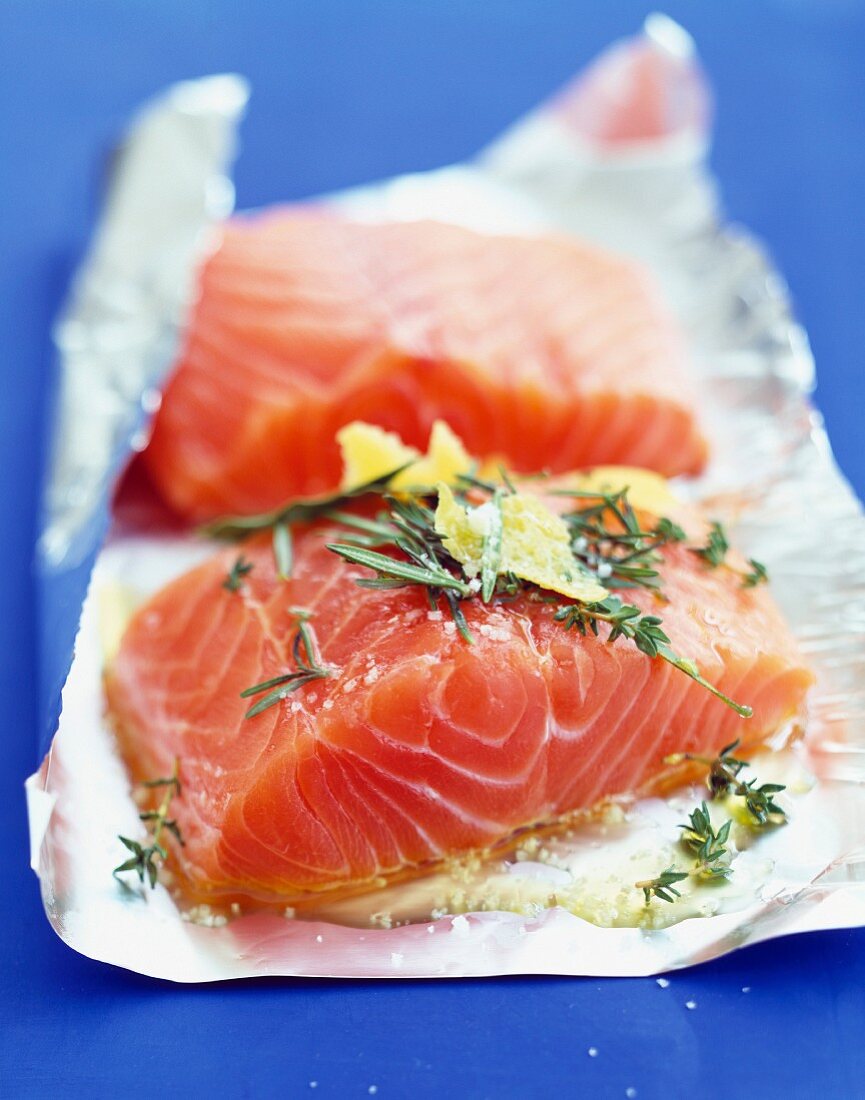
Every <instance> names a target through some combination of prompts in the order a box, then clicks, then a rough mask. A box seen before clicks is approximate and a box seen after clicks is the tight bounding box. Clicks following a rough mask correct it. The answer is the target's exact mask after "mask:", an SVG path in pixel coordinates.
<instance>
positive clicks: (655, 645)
mask: <svg viewBox="0 0 865 1100" xmlns="http://www.w3.org/2000/svg"><path fill="white" fill-rule="evenodd" d="M555 618H556V620H557V621H558V622H561V623H563V624H564V626H565V629H566V630H570V629H573V628H576V629H577V630H579V631H580V633H581V634H583V635H585V634H586V633H587V631H588V630H591V632H592V633H593V634H595V635H597V634H598V633H599V624H600V623H602V622H603V623H608V624H609V625H610V634H609V637H608V639H607V640H608V641H609V642H614V641H615V640H616V639H617V638H619V637H625V638H627V639H628V640H629V641H632V642H633V643H634V645H635V646H636V647H637V649H639V650H640V652H641V653H645V654H646V656H647V657H660V658H661V660H663V661H666V662H667V663H668V664H670V665H672V666H673V667H674V668H677V669H679V671H680V672H684V673H685V675H686V676H690V677H691V679H692V680H695V681H696V682H697V683H698V684H700V686H701V687H704V688H706V690H707V691H710V692H711V693H712V694H713V695H714V696H716V697H717V698H718V699H720V700H721V701H722V702H724V703H726V704H727V706H728V707H731V708H732V709H733V710H734V711H735V712H736V713H737V714H738V715H739V716H740V717H742V718H750V717H751V714H752V713H753V711H752V710H751V708H750V707H748V706H743V705H742V704H740V703H736V702H734V701H733V700H732V699H731V698H730V697H729V696H728V695H725V694H724V693H723V692H722V691H721V690H720V689H719V688H717V687H715V685H714V684H712V683H710V682H709V681H708V680H706V679H705V677H704V676H703V675H702V674H701V672H700V670H699V669H698V668H697V666H696V664H695V663H694V662H693V661H691V660H689V659H688V658H685V657H680V656H679V655H678V654H677V653H675V652H674V651H673V650H672V649H671V648H670V639H669V638H668V637H667V635H666V634H665V633H664V631H663V630H662V629H661V621H662V620H661V619H660V618H659V617H658V616H657V615H644V614H643V613H642V612H641V611H640V609H639V608H638V607H635V606H634V605H633V604H623V603H622V601H621V600H620V599H619V598H618V596H608V597H607V599H605V600H601V601H600V602H598V603H588V604H579V603H577V604H569V605H568V606H567V607H561V608H559V610H558V611H557V612H556V614H555Z"/></svg>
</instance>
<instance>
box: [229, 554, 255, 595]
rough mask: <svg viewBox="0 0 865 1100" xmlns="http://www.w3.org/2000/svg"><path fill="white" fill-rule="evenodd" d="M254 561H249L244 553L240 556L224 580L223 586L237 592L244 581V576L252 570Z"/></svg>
mask: <svg viewBox="0 0 865 1100" xmlns="http://www.w3.org/2000/svg"><path fill="white" fill-rule="evenodd" d="M252 567H253V563H252V562H251V561H247V560H246V558H245V557H244V556H243V554H241V555H240V557H238V559H237V560H236V561H235V563H234V565H232V567H231V569H230V570H229V572H228V576H227V577H226V578H225V580H224V581H223V582H222V587H223V588H225V589H227V590H228V591H229V592H237V591H238V589H239V588H240V586H241V584H242V583H243V578H244V577H245V576H247V574H249V573H251V572H252Z"/></svg>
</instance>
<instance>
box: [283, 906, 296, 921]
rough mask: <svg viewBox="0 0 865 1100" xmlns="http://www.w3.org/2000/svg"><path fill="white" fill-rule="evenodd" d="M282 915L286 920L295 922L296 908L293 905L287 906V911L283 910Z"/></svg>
mask: <svg viewBox="0 0 865 1100" xmlns="http://www.w3.org/2000/svg"><path fill="white" fill-rule="evenodd" d="M282 915H283V916H284V917H285V919H286V920H294V907H293V906H291V905H286V907H285V909H283V911H282Z"/></svg>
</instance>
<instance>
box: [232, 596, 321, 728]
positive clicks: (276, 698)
mask: <svg viewBox="0 0 865 1100" xmlns="http://www.w3.org/2000/svg"><path fill="white" fill-rule="evenodd" d="M292 613H293V614H294V615H295V617H296V618H297V631H296V633H295V635H294V638H293V640H292V645H291V654H292V658H293V660H294V663H295V666H296V667H295V668H294V669H293V670H292V671H290V672H284V673H281V674H280V675H279V676H274V677H272V679H270V680H263V681H262V682H261V683H260V684H253V685H252V687H248V688H245V689H244V690H243V691H242V692H241V693H240V697H241V699H249V698H251V697H252V696H254V695H261V693H262V692H267V694H266V695H264V696H263V698H261V699H259V700H258V702H256V703H253V705H252V706H251V707H250V708H249V710H248V711H247V712H246V714H245V715H244V718H254V717H255V716H256V715H257V714H261V712H262V711H264V710H267V709H268V707H272V706H273V705H274V704H275V703H278V702H280V701H281V700H282V699H286V698H287V697H288V696H289V695H290V694H291V693H292V692H293V691H297V690H298V688H302V687H304V686H305V685H306V684H310V683H312V681H313V680H321V679H324V677H326V676H329V675H330V670H329V669H327V668H325V667H324V666H323V665H322V664H321V663H320V661H319V659H318V655H317V652H316V647H315V641H314V639H313V636H312V631H311V629H310V626H309V620H310V619H311V618H312V616H311V614H310V612H309V611H305V610H303V609H300V608H294V609H293V611H292Z"/></svg>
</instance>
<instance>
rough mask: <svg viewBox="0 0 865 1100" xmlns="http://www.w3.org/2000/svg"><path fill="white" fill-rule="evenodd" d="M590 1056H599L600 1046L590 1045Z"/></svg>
mask: <svg viewBox="0 0 865 1100" xmlns="http://www.w3.org/2000/svg"><path fill="white" fill-rule="evenodd" d="M589 1057H590V1058H597V1057H598V1048H597V1047H589Z"/></svg>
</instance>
